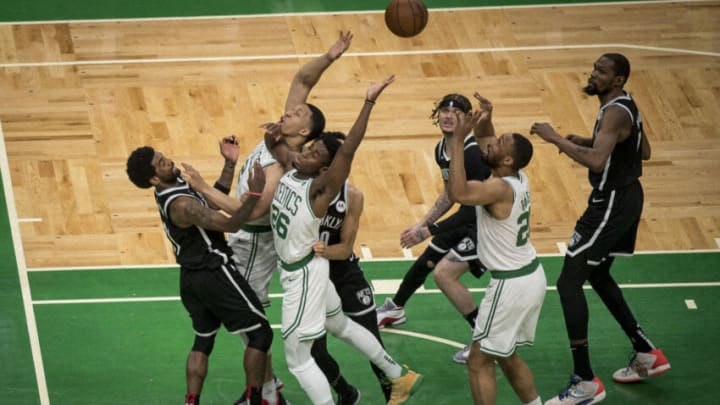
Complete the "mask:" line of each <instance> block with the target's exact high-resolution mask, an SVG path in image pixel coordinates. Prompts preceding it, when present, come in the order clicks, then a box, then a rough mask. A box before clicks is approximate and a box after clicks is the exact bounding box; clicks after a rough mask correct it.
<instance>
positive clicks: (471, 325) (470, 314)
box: [463, 307, 479, 330]
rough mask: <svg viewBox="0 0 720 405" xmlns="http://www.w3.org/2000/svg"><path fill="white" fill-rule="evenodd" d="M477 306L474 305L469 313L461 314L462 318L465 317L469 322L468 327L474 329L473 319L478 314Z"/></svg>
mask: <svg viewBox="0 0 720 405" xmlns="http://www.w3.org/2000/svg"><path fill="white" fill-rule="evenodd" d="M478 310H479V308H478V307H475V309H473V310H472V312H470V313H469V314H465V315H463V318H465V320H466V321H468V323H469V324H470V327H471V328H472V329H473V330H475V319H476V318H477V316H478Z"/></svg>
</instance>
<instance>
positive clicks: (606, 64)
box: [583, 57, 622, 96]
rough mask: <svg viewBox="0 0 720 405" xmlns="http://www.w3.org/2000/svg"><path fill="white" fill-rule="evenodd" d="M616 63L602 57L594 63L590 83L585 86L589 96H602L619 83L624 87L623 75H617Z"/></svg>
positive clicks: (584, 89)
mask: <svg viewBox="0 0 720 405" xmlns="http://www.w3.org/2000/svg"><path fill="white" fill-rule="evenodd" d="M614 67H615V63H614V62H613V61H612V60H610V59H608V58H604V57H602V58H600V59H598V60H597V61H596V62H595V64H594V65H593V71H592V73H591V74H590V77H589V78H588V84H587V86H585V87H584V88H583V91H584V92H585V94H587V95H589V96H596V95H599V96H602V95H605V94H607V93H609V92H610V91H611V90H612V89H613V88H615V87H616V86H617V85H618V84H620V87H622V83H620V81H621V80H622V78H621V77H618V76H617V75H615V70H614Z"/></svg>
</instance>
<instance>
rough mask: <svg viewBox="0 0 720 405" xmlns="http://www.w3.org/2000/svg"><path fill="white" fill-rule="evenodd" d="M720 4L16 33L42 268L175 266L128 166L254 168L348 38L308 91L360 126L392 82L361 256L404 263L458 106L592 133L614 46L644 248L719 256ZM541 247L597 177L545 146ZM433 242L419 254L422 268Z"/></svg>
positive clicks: (537, 178) (19, 172)
mask: <svg viewBox="0 0 720 405" xmlns="http://www.w3.org/2000/svg"><path fill="white" fill-rule="evenodd" d="M718 26H720V2H718V1H701V2H678V3H650V4H609V5H590V6H573V7H560V6H558V7H542V8H495V9H458V10H444V11H432V12H431V18H430V23H429V25H428V27H427V28H426V30H425V31H424V32H423V33H422V34H421V35H419V36H418V37H416V38H413V39H400V38H396V37H394V36H392V35H390V34H389V33H388V32H387V31H386V30H385V29H384V21H383V16H382V13H369V14H367V13H366V14H332V15H328V14H322V15H302V16H294V15H285V16H261V17H254V18H246V17H237V18H215V19H189V20H131V21H108V22H103V21H92V22H59V23H44V24H4V25H0V44H2V46H0V49H2V52H0V62H2V70H0V122H1V123H2V129H3V132H4V139H5V146H6V149H7V154H8V160H9V171H10V175H11V178H12V191H13V195H14V198H15V203H16V206H17V211H18V217H19V218H21V219H25V220H28V221H29V222H22V223H21V224H20V229H21V235H22V246H23V248H24V254H25V258H26V261H27V265H28V267H47V266H67V265H75V266H77V265H92V266H95V265H130V264H153V263H169V262H172V253H171V250H170V249H169V245H168V243H167V242H166V240H165V236H164V235H163V232H162V229H161V227H160V222H159V219H158V215H157V212H156V211H157V210H156V208H155V206H154V202H153V199H152V197H151V193H150V192H149V191H147V190H138V189H136V188H135V187H134V186H133V185H132V184H131V183H130V182H129V181H128V180H127V178H126V175H125V173H124V165H125V159H126V157H127V155H128V154H129V152H130V151H132V150H133V149H134V148H136V147H137V146H140V145H145V144H148V145H152V146H155V147H156V148H157V149H159V150H161V151H163V152H164V153H166V154H167V155H169V156H171V157H173V158H174V159H175V160H176V162H191V163H193V164H195V165H196V166H197V167H199V168H200V170H201V171H202V172H203V173H204V174H205V175H206V176H207V177H208V179H209V180H210V181H212V180H213V179H214V176H216V175H217V174H218V173H219V170H220V166H221V160H220V157H219V155H218V153H217V151H216V149H217V146H216V140H217V139H218V138H220V137H221V136H223V135H226V134H230V133H235V134H238V135H239V136H240V138H241V146H242V152H243V155H244V154H245V153H246V152H247V151H249V149H250V148H252V147H253V146H254V145H255V144H256V143H257V142H258V141H259V140H260V137H261V131H259V130H258V125H259V124H260V123H262V122H266V121H269V120H274V119H277V117H278V116H279V115H280V114H281V112H282V106H283V101H284V97H285V95H286V92H287V88H288V85H289V82H290V80H291V78H292V76H293V74H294V72H295V71H296V70H297V69H298V67H299V66H300V65H301V64H302V63H305V62H307V61H308V60H309V59H308V58H309V57H312V56H314V55H317V54H320V53H322V52H324V51H325V50H326V49H327V48H328V47H329V45H330V44H331V43H332V42H333V41H334V40H335V38H336V37H337V33H338V31H340V30H341V29H350V30H352V31H353V32H354V33H355V35H356V37H355V40H354V43H353V45H352V47H351V49H350V51H349V53H348V54H347V55H345V56H344V57H343V58H342V59H341V60H340V61H338V62H337V63H336V64H335V65H334V66H332V67H331V68H330V69H329V70H328V71H327V72H326V74H325V76H324V77H323V79H322V81H321V83H320V84H319V85H318V86H317V87H316V89H315V90H314V91H313V93H312V95H311V96H312V97H311V99H312V102H314V103H316V104H318V105H319V106H320V107H321V108H322V109H324V110H325V112H326V114H327V116H328V118H329V119H328V121H329V124H328V128H329V129H334V130H343V131H347V130H348V129H349V127H350V125H351V124H352V122H353V120H354V117H355V114H356V112H357V111H358V109H359V107H360V105H361V103H362V99H363V96H364V90H365V88H366V85H367V83H368V82H369V81H370V80H375V79H381V78H382V77H384V76H386V75H388V74H390V73H395V74H396V75H397V77H398V80H397V83H395V84H393V86H392V87H391V88H390V89H388V91H387V92H386V94H384V95H383V96H382V99H380V101H379V102H378V105H377V107H376V109H375V111H374V113H373V116H372V119H371V123H370V127H369V130H368V135H367V140H366V141H365V142H364V144H363V146H362V147H361V149H360V152H359V154H358V156H357V163H356V164H355V165H354V167H353V171H352V175H351V180H352V182H354V183H355V184H356V185H358V186H359V187H360V188H361V189H362V190H363V191H364V192H365V195H366V204H365V213H364V215H363V217H362V221H361V226H360V233H359V235H358V239H357V243H358V248H359V247H360V245H364V246H366V247H368V248H369V249H370V251H371V252H372V254H373V255H374V256H375V257H399V256H402V252H401V249H400V247H399V243H398V235H399V233H400V232H401V231H402V229H404V228H405V227H406V226H408V225H410V224H412V223H414V222H415V221H417V220H418V219H419V218H420V217H421V216H422V215H423V214H424V213H425V212H426V211H427V210H428V209H429V208H430V207H431V206H432V204H433V202H434V199H435V197H436V196H437V194H438V192H439V191H440V190H441V188H442V183H441V179H440V176H439V173H438V170H437V169H436V166H435V164H434V162H433V156H432V150H433V146H434V144H435V143H436V142H437V140H438V139H439V131H438V130H437V128H435V127H433V126H432V125H431V122H430V119H429V118H428V116H429V114H430V111H431V109H432V106H433V101H435V100H437V99H439V98H440V97H442V96H443V95H444V94H446V93H450V92H462V93H465V94H467V95H468V96H470V95H471V94H472V92H473V91H474V90H478V91H480V92H481V93H482V94H484V95H485V96H487V97H488V98H490V99H491V100H492V101H493V102H494V104H495V114H494V120H495V124H496V127H497V129H498V130H499V131H500V132H504V131H520V132H524V133H527V131H528V130H529V127H530V125H531V124H532V123H533V122H535V121H550V122H553V123H554V124H555V125H556V126H557V127H558V128H559V129H560V131H561V132H563V133H569V132H573V133H580V134H589V132H590V130H591V127H592V125H593V122H594V119H595V116H596V112H597V108H598V105H597V101H596V100H595V99H592V98H588V97H584V96H583V95H582V94H581V92H580V90H579V89H580V87H581V86H582V85H583V83H584V82H585V80H586V77H587V76H588V74H589V70H590V67H591V65H592V63H593V61H594V60H595V59H596V58H597V57H598V56H599V55H600V54H601V53H603V52H608V51H619V52H623V53H625V54H626V55H627V56H628V57H629V58H630V60H631V62H632V67H633V72H632V74H631V77H630V82H629V85H628V89H629V90H630V91H631V92H632V94H633V95H634V96H635V97H636V99H637V101H638V104H639V106H640V108H641V111H642V113H643V119H644V122H645V126H646V129H647V133H648V137H649V139H650V140H651V143H652V146H653V159H652V160H651V161H650V162H649V163H647V164H646V165H645V174H644V178H643V181H644V186H645V191H646V205H645V212H644V216H643V221H642V224H641V227H640V235H639V240H638V249H641V250H667V249H706V248H715V247H717V246H716V244H715V238H716V237H717V235H718V234H719V233H720V232H718V228H720V180H718V178H719V177H718V176H719V175H720V139H719V138H720V133H719V132H718V130H717V128H718V127H720V114H718V112H719V111H720V102H719V98H720V32H718V29H717V27H718ZM533 141H534V145H535V149H536V154H535V157H534V159H533V162H532V163H531V165H530V166H529V168H528V172H529V175H530V179H531V183H532V193H533V216H532V218H531V220H532V226H531V231H532V238H533V242H534V244H535V246H536V247H537V248H538V250H539V251H540V252H556V251H557V245H556V243H557V242H563V241H565V240H566V239H567V238H568V236H569V235H570V233H571V230H572V228H573V225H574V221H575V220H576V218H577V217H578V216H579V215H580V213H581V212H582V210H583V209H584V207H585V202H586V197H587V194H588V192H589V185H588V184H587V180H586V170H585V169H583V168H581V167H580V166H579V165H576V164H573V163H571V162H570V160H569V159H568V158H567V157H565V156H562V155H558V154H557V152H556V150H555V149H554V148H553V147H551V146H549V145H547V144H544V143H543V142H541V141H539V140H537V139H533ZM421 247H422V246H420V247H416V248H415V249H414V250H413V253H414V254H415V255H417V254H418V253H419V252H420V249H421Z"/></svg>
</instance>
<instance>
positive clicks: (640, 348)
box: [628, 326, 655, 353]
mask: <svg viewBox="0 0 720 405" xmlns="http://www.w3.org/2000/svg"><path fill="white" fill-rule="evenodd" d="M628 337H629V338H630V341H631V342H632V345H633V349H635V351H636V352H642V353H647V352H649V351H650V350H653V349H655V346H654V345H653V344H652V342H651V341H650V339H648V337H647V336H646V335H645V332H643V330H642V328H640V326H638V327H637V328H635V330H634V331H633V332H631V333H628Z"/></svg>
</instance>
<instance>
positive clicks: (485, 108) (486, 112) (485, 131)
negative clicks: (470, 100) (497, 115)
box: [473, 91, 495, 150]
mask: <svg viewBox="0 0 720 405" xmlns="http://www.w3.org/2000/svg"><path fill="white" fill-rule="evenodd" d="M473 96H474V97H475V99H476V100H477V101H478V111H480V120H479V121H478V123H477V124H475V127H473V135H474V136H475V140H476V141H477V144H478V146H479V147H480V149H481V150H485V149H486V148H487V145H488V143H489V142H490V141H491V140H492V138H495V126H494V125H493V122H492V111H493V105H492V103H491V102H490V100H488V99H487V98H485V97H483V96H482V95H480V93H478V92H477V91H476V92H475V94H473Z"/></svg>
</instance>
